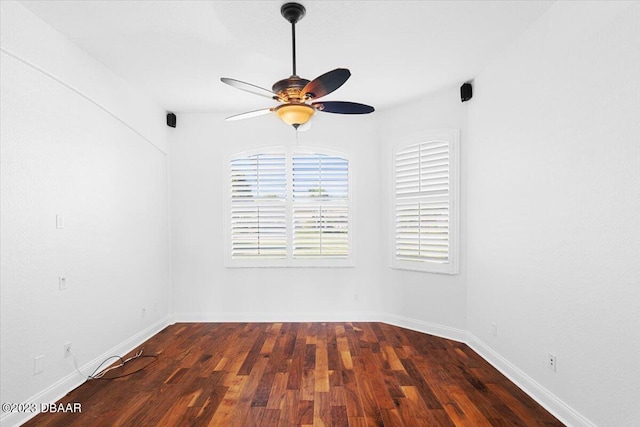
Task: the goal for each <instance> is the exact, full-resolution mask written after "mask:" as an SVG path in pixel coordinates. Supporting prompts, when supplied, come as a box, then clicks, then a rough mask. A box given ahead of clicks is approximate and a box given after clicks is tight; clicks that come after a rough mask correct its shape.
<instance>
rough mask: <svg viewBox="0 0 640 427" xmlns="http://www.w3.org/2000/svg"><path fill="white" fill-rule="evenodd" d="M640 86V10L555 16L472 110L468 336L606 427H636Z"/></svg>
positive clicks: (488, 77)
mask: <svg viewBox="0 0 640 427" xmlns="http://www.w3.org/2000/svg"><path fill="white" fill-rule="evenodd" d="M638 76H640V4H638V3H637V2H629V3H613V2H605V3H598V2H564V3H557V4H556V5H555V6H553V7H552V8H551V9H550V10H549V11H548V13H547V14H546V15H544V16H543V18H542V19H541V20H540V21H538V22H536V24H535V25H533V26H532V27H531V28H530V30H529V31H528V33H527V34H526V35H525V36H524V37H523V38H522V39H520V40H519V41H518V42H517V43H515V44H514V45H513V46H511V48H510V49H509V50H508V51H507V52H505V53H504V54H503V55H501V56H500V57H499V58H497V59H496V60H495V61H494V62H493V63H492V65H491V66H490V67H488V68H487V69H486V70H485V71H484V72H483V73H481V74H480V75H479V76H478V77H477V78H476V80H475V87H474V89H475V94H474V98H473V100H472V101H470V103H469V132H470V140H469V144H468V146H467V156H468V158H469V159H470V161H469V162H468V163H467V168H468V170H467V177H468V179H467V194H468V198H467V207H468V209H467V221H468V254H469V259H468V268H469V270H468V275H467V277H468V293H469V298H468V301H469V304H468V326H469V330H470V332H471V333H472V334H473V335H475V336H476V337H477V338H479V339H480V340H482V341H483V342H485V343H486V344H488V345H489V346H490V347H491V348H492V349H493V350H494V351H496V352H498V353H499V354H500V355H501V356H502V357H503V358H504V359H506V360H508V361H509V362H511V363H512V364H514V365H515V366H517V367H518V368H519V369H520V370H521V371H523V372H524V373H525V374H526V375H528V376H529V377H530V378H531V379H532V380H533V381H535V382H537V383H539V384H541V385H542V386H543V387H545V388H546V389H547V390H549V391H550V392H551V393H553V394H555V395H556V396H558V397H559V398H560V399H562V400H563V401H564V402H565V403H566V404H568V405H570V406H571V407H573V408H574V409H575V410H576V411H578V412H580V413H581V414H582V415H583V416H584V417H585V418H586V419H588V420H590V421H591V422H593V423H595V424H596V425H602V426H632V425H637V423H638V420H640V406H639V405H638V402H639V401H640V365H639V364H638V354H639V353H640V340H638V338H639V337H640V262H639V260H640V221H638V212H640V144H639V143H638V135H640V120H639V119H638V118H639V117H640V113H639V112H640V79H638ZM492 322H495V323H496V324H497V326H498V334H497V336H493V335H492V333H491V323H492ZM549 353H552V354H554V355H555V356H556V357H557V370H556V371H555V372H553V371H552V370H550V369H548V368H547V356H548V354H549Z"/></svg>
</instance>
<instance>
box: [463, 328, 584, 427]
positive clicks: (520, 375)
mask: <svg viewBox="0 0 640 427" xmlns="http://www.w3.org/2000/svg"><path fill="white" fill-rule="evenodd" d="M466 342H467V345H468V346H469V347H471V348H472V349H473V351H475V352H476V353H478V354H479V355H480V356H481V357H482V358H483V359H484V360H486V361H487V362H489V363H490V364H491V365H492V366H493V367H494V368H496V369H497V370H498V371H500V372H502V373H503V374H504V375H505V376H506V377H507V378H509V380H511V381H512V382H513V383H514V384H516V385H517V386H518V387H520V388H521V389H522V390H523V391H524V392H525V393H527V394H528V395H529V396H530V397H531V398H532V399H533V400H535V401H536V402H538V403H539V404H540V405H542V406H543V407H544V408H545V409H546V410H547V411H549V412H551V413H552V414H553V415H554V416H555V417H556V418H557V419H559V420H560V421H562V422H563V423H564V424H566V425H567V426H581V427H594V426H595V424H594V423H592V422H591V421H589V420H588V419H586V418H585V417H583V416H582V415H581V414H579V413H578V412H577V411H576V410H574V409H573V408H572V407H571V406H569V405H567V404H566V403H565V402H563V401H562V400H561V399H560V398H558V396H556V395H555V394H553V393H551V392H550V391H549V390H547V389H546V388H544V387H543V386H542V385H540V384H538V383H537V382H536V381H535V380H534V379H533V378H531V377H530V376H528V375H527V374H526V373H525V372H523V371H522V370H520V369H519V368H518V367H517V366H515V365H514V364H512V363H511V362H509V361H508V360H507V359H505V358H504V357H502V356H501V355H500V354H498V353H497V352H496V351H495V350H493V349H492V348H491V347H489V346H488V345H486V344H485V343H484V342H482V341H481V340H480V339H479V338H478V337H476V336H475V335H473V334H472V333H471V332H467V339H466Z"/></svg>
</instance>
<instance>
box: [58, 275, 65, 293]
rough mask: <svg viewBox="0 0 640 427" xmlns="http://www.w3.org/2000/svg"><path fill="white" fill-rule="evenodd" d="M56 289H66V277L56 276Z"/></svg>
mask: <svg viewBox="0 0 640 427" xmlns="http://www.w3.org/2000/svg"><path fill="white" fill-rule="evenodd" d="M58 289H60V290H61V291H64V290H65V289H67V279H66V278H65V277H64V276H58Z"/></svg>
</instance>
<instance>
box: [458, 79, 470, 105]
mask: <svg viewBox="0 0 640 427" xmlns="http://www.w3.org/2000/svg"><path fill="white" fill-rule="evenodd" d="M472 96H473V88H472V87H471V83H465V84H463V85H462V86H460V100H461V101H462V102H465V101H468V100H470V99H471V97H472Z"/></svg>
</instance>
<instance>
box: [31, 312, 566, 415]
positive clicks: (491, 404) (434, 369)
mask: <svg viewBox="0 0 640 427" xmlns="http://www.w3.org/2000/svg"><path fill="white" fill-rule="evenodd" d="M139 348H144V354H146V355H150V354H157V355H158V357H157V359H153V358H140V359H136V360H134V361H132V362H130V363H128V364H127V365H125V367H124V368H120V369H117V370H114V371H111V372H110V373H109V374H107V376H108V375H122V374H123V373H127V372H133V371H135V370H138V369H140V368H142V367H144V365H147V364H148V366H147V367H146V368H144V369H143V370H142V371H140V372H137V373H134V374H132V375H129V376H126V377H123V378H120V379H115V380H111V381H108V380H91V381H87V382H86V383H84V384H83V385H81V386H80V387H78V388H77V389H75V390H73V391H72V392H71V393H69V394H68V395H67V396H66V397H65V398H64V399H62V400H61V401H60V402H61V403H64V404H66V403H68V402H72V403H73V402H77V403H81V405H82V413H54V414H40V415H38V416H37V417H35V418H33V419H32V420H30V421H29V422H27V423H26V424H25V425H26V426H224V427H226V426H250V427H260V426H274V427H275V426H284V427H287V426H352V427H360V426H404V427H420V426H435V427H439V426H445V427H446V426H474V427H475V426H505V427H506V426H508V427H513V426H561V425H563V424H562V423H560V422H559V421H558V420H557V419H555V418H554V417H553V416H552V415H550V414H549V413H548V412H547V411H546V410H545V409H543V408H542V407H541V406H540V405H538V404H537V403H536V402H535V401H533V400H532V399H531V398H530V397H528V396H527V395H526V394H525V393H524V392H523V391H522V390H520V389H519V388H518V387H517V386H515V385H514V384H513V383H511V382H510V381H509V380H507V379H506V378H505V377H504V376H503V375H502V374H500V373H499V372H498V371H497V370H495V369H494V368H493V367H491V366H490V365H489V364H488V363H487V362H485V361H484V360H483V359H482V358H481V357H480V356H478V355H477V354H476V353H475V352H474V351H473V350H471V349H470V348H469V347H468V346H466V345H465V344H461V343H458V342H454V341H449V340H446V339H442V338H437V337H434V336H430V335H425V334H421V333H418V332H414V331H410V330H406V329H402V328H398V327H395V326H390V325H387V324H384V323H355V322H354V323H180V324H175V325H172V326H169V327H167V328H166V329H164V330H163V331H161V332H160V333H158V334H157V335H155V336H154V337H152V338H151V339H149V340H148V341H147V342H146V343H144V344H143V345H141V346H140V347H139ZM134 353H135V351H134V352H132V353H131V354H134ZM151 362H152V363H151ZM149 363H150V364H149Z"/></svg>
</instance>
